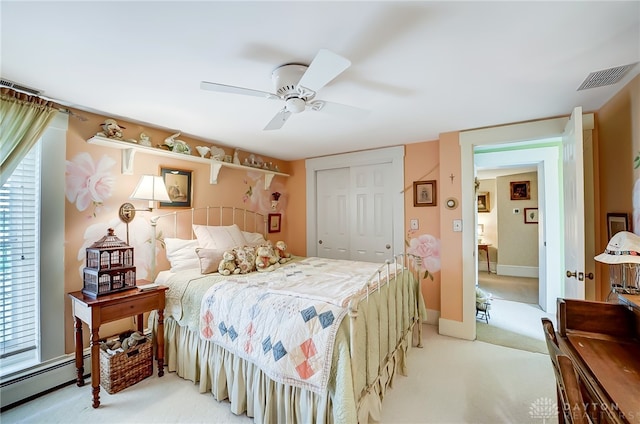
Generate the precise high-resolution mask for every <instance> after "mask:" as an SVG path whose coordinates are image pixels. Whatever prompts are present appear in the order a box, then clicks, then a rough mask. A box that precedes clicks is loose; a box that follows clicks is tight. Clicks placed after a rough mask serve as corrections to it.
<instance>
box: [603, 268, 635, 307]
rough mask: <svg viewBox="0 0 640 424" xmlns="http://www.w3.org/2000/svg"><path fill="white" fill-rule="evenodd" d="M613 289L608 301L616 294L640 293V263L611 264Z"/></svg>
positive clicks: (610, 276)
mask: <svg viewBox="0 0 640 424" xmlns="http://www.w3.org/2000/svg"><path fill="white" fill-rule="evenodd" d="M609 282H610V284H611V291H610V292H609V296H608V297H607V301H610V300H612V297H613V296H615V295H616V294H640V264H636V263H619V264H610V265H609Z"/></svg>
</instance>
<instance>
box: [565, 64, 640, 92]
mask: <svg viewBox="0 0 640 424" xmlns="http://www.w3.org/2000/svg"><path fill="white" fill-rule="evenodd" d="M636 64H637V62H636V63H632V64H630V65H624V66H616V67H615V68H609V69H605V70H603V71H597V72H591V73H590V74H589V76H588V77H587V78H586V79H585V80H584V81H583V83H582V84H581V85H580V87H578V90H577V91H580V90H587V89H589V88H596V87H604V86H605V85H612V84H615V83H617V82H618V81H620V80H621V79H622V77H624V76H625V74H626V73H627V72H629V71H630V70H631V68H633V67H634V66H636Z"/></svg>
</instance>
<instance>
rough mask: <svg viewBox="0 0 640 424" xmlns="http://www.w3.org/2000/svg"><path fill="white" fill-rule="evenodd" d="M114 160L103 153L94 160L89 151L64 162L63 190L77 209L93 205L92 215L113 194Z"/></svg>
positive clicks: (84, 208)
mask: <svg viewBox="0 0 640 424" xmlns="http://www.w3.org/2000/svg"><path fill="white" fill-rule="evenodd" d="M115 163H116V161H115V160H114V159H112V158H111V157H109V156H107V155H104V156H102V158H101V159H100V160H99V161H98V162H94V161H93V159H92V158H91V155H90V154H89V153H86V152H85V153H79V154H78V155H76V156H75V157H74V158H73V159H72V160H70V161H69V160H68V161H67V164H66V177H65V192H66V195H67V199H68V200H69V202H71V203H75V205H76V207H77V208H78V210H79V211H81V212H82V211H84V210H86V209H87V208H88V207H89V206H90V205H93V207H94V210H93V217H95V216H96V212H97V211H98V208H99V207H100V206H102V204H103V202H104V201H105V200H107V199H108V198H109V197H111V195H112V194H113V189H114V186H115V181H116V179H115V177H114V176H113V174H112V172H111V167H113V165H115Z"/></svg>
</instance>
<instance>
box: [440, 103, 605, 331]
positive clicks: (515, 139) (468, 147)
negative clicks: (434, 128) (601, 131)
mask: <svg viewBox="0 0 640 424" xmlns="http://www.w3.org/2000/svg"><path fill="white" fill-rule="evenodd" d="M568 120H569V116H566V117H562V118H552V119H545V120H541V121H533V122H525V123H519V124H511V125H503V126H499V127H491V128H484V129H478V130H470V131H462V132H460V134H459V143H460V166H461V177H460V184H461V185H462V187H461V189H462V190H461V191H462V201H461V202H460V203H461V209H462V211H461V213H462V220H463V223H464V222H465V221H466V222H468V223H472V224H473V223H475V213H476V211H475V205H476V195H475V189H474V187H475V185H474V183H475V172H474V149H475V147H476V146H485V145H491V144H512V143H521V142H528V141H531V140H544V139H550V138H555V137H561V136H562V133H563V132H564V127H565V125H566V123H567V121H568ZM593 127H594V116H593V114H586V115H583V130H586V129H593ZM462 228H463V230H462V246H461V247H462V258H461V262H462V263H461V265H462V321H455V320H450V319H443V318H440V320H439V323H438V325H439V332H440V334H443V335H448V336H453V337H458V338H462V339H468V340H475V338H476V319H475V280H476V272H475V269H476V256H475V251H476V249H477V246H476V232H475V225H463V226H462ZM548 266H549V264H547V267H548Z"/></svg>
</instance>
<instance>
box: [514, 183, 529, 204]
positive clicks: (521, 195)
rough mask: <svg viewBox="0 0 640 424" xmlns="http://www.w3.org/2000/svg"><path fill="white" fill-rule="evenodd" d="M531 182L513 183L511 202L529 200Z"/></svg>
mask: <svg viewBox="0 0 640 424" xmlns="http://www.w3.org/2000/svg"><path fill="white" fill-rule="evenodd" d="M529 183H530V182H529V181H511V200H529V199H531V191H530V190H529Z"/></svg>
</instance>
